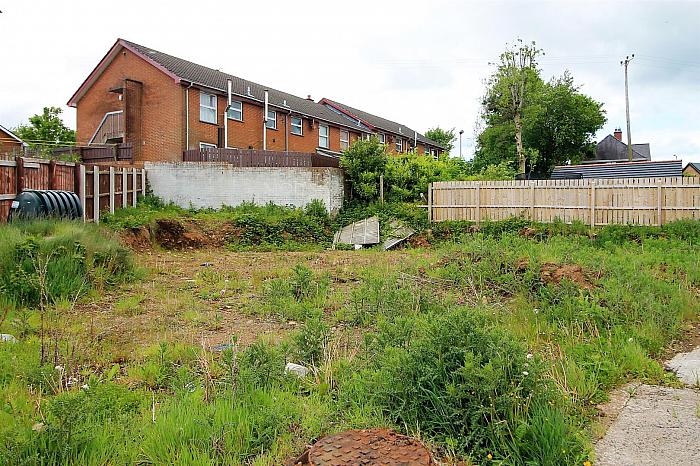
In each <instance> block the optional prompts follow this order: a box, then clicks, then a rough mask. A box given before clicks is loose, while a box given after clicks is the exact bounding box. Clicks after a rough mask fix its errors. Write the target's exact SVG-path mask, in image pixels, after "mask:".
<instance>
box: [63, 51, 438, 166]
mask: <svg viewBox="0 0 700 466" xmlns="http://www.w3.org/2000/svg"><path fill="white" fill-rule="evenodd" d="M229 99H230V102H229ZM266 99H267V104H266ZM68 105H70V106H72V107H75V108H76V109H77V140H78V141H79V142H87V143H89V144H104V143H130V144H131V145H132V147H133V156H134V160H135V161H146V160H147V161H177V160H182V153H183V151H184V150H187V149H200V148H209V147H222V148H238V149H267V150H274V151H289V152H307V153H309V152H311V153H313V152H318V153H323V154H325V155H329V154H330V155H332V154H339V153H340V152H341V151H342V150H343V149H346V148H347V147H349V145H350V144H352V143H353V142H354V141H355V140H357V139H358V138H363V137H364V138H368V137H370V135H372V134H375V135H377V137H378V138H379V139H380V141H382V142H383V143H385V144H387V146H388V148H389V149H390V150H391V151H392V152H405V151H410V150H416V151H417V152H418V153H428V154H432V155H437V153H438V152H440V151H441V150H442V147H441V146H440V145H439V144H438V143H436V142H434V141H431V140H430V139H428V138H426V137H425V136H424V135H422V134H420V133H418V132H417V131H415V130H413V129H411V128H409V127H408V126H405V125H402V124H399V123H396V122H392V121H390V120H387V119H384V118H381V117H378V116H375V115H372V114H369V113H366V112H363V111H361V110H358V109H355V108H352V107H349V106H347V105H344V104H341V103H339V102H336V101H333V100H330V99H321V100H320V101H318V102H316V101H314V100H312V99H311V97H308V98H301V97H297V96H294V95H292V94H288V93H286V92H282V91H277V90H274V89H271V88H268V87H265V86H262V85H260V84H256V83H254V82H251V81H247V80H245V79H242V78H239V77H236V76H233V75H230V74H227V73H224V72H221V71H218V70H214V69H211V68H207V67H205V66H202V65H198V64H196V63H192V62H190V61H187V60H183V59H181V58H177V57H174V56H172V55H168V54H166V53H162V52H158V51H156V50H153V49H151V48H148V47H144V46H142V45H138V44H135V43H133V42H129V41H126V40H123V39H119V40H117V41H116V43H115V44H114V45H113V46H112V48H111V49H110V50H109V52H108V53H107V55H105V57H104V58H103V59H102V60H101V61H100V63H99V64H98V65H97V67H96V68H95V69H94V70H93V71H92V73H90V75H89V76H88V77H87V79H85V81H84V82H83V83H82V85H81V86H80V88H79V89H78V90H77V91H76V92H75V94H74V95H73V96H72V97H71V99H70V101H69V102H68ZM265 108H267V115H264V113H265V111H264V109H265Z"/></svg>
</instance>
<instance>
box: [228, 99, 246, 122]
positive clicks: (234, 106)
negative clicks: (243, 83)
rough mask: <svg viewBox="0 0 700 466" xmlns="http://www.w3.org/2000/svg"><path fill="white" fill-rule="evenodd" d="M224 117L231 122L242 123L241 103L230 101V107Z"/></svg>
mask: <svg viewBox="0 0 700 466" xmlns="http://www.w3.org/2000/svg"><path fill="white" fill-rule="evenodd" d="M226 116H227V117H229V118H230V119H231V120H238V121H243V102H241V101H239V100H232V101H231V106H230V107H229V108H228V112H226Z"/></svg>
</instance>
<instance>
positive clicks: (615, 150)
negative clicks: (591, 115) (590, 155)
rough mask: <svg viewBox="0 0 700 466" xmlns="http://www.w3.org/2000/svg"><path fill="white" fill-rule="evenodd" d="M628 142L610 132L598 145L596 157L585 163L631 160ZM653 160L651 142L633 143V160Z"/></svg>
mask: <svg viewBox="0 0 700 466" xmlns="http://www.w3.org/2000/svg"><path fill="white" fill-rule="evenodd" d="M627 157H628V156H627V144H625V143H624V142H622V141H619V140H618V139H616V138H615V137H614V136H612V135H610V134H608V135H607V136H606V137H604V138H603V140H602V141H600V142H599V143H598V144H597V145H596V155H595V159H593V160H587V161H585V162H584V163H591V162H593V163H595V162H599V161H600V162H603V161H615V160H617V161H625V162H627V161H629V159H628V158H627ZM644 160H651V149H650V148H649V144H632V161H644Z"/></svg>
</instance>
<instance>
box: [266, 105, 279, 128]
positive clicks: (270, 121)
mask: <svg viewBox="0 0 700 466" xmlns="http://www.w3.org/2000/svg"><path fill="white" fill-rule="evenodd" d="M270 114H272V117H270ZM265 126H267V129H277V112H276V111H275V110H270V109H268V110H267V120H265Z"/></svg>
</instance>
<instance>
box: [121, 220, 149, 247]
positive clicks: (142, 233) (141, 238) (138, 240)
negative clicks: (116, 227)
mask: <svg viewBox="0 0 700 466" xmlns="http://www.w3.org/2000/svg"><path fill="white" fill-rule="evenodd" d="M119 238H120V239H121V241H122V243H124V244H125V245H126V246H127V247H129V248H130V249H133V250H134V251H139V252H143V251H146V250H148V249H150V247H151V230H150V229H149V228H148V227H145V226H143V227H138V228H129V229H127V230H124V231H122V232H121V233H119Z"/></svg>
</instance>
